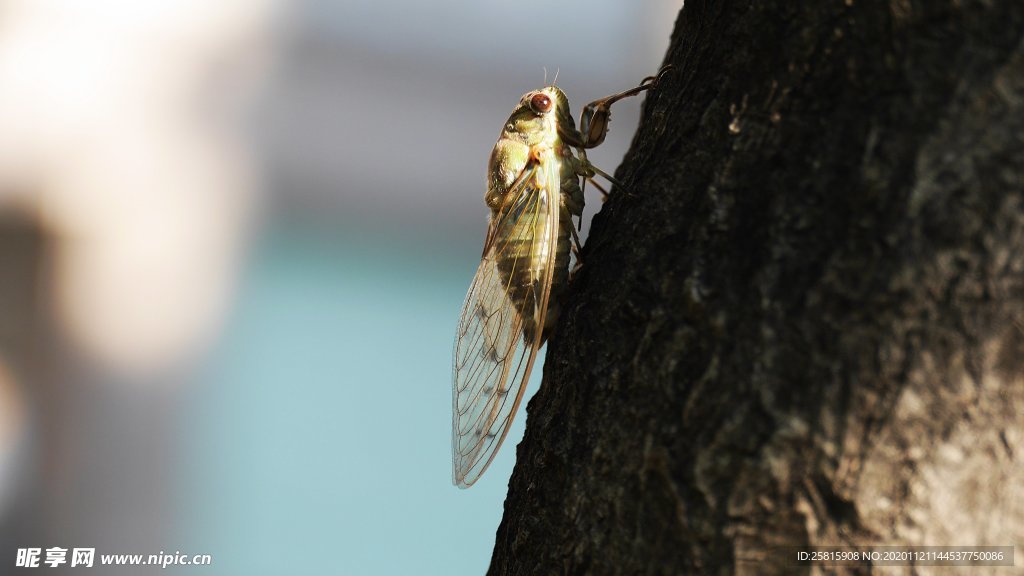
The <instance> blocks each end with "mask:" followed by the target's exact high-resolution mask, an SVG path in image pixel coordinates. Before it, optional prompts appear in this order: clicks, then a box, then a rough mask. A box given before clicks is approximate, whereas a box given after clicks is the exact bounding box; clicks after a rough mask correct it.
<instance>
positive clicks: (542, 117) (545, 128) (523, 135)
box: [504, 86, 569, 145]
mask: <svg viewBox="0 0 1024 576" xmlns="http://www.w3.org/2000/svg"><path fill="white" fill-rule="evenodd" d="M563 114H564V115H568V114H569V100H568V98H566V97H565V93H564V92H562V91H561V90H559V89H558V88H555V87H554V86H548V87H547V88H541V89H540V90H534V91H532V92H527V93H526V94H523V97H522V98H520V99H519V104H518V105H517V106H516V108H515V110H513V111H512V115H511V116H509V118H508V121H507V122H505V129H504V131H505V133H506V135H507V136H509V137H512V138H516V139H518V140H521V141H523V142H525V143H526V144H529V145H533V144H536V143H537V142H540V141H542V140H548V139H551V138H553V137H554V135H555V134H556V133H557V130H558V122H559V121H560V119H561V117H562V115H563Z"/></svg>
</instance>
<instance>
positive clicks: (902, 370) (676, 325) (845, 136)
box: [490, 0, 1024, 574]
mask: <svg viewBox="0 0 1024 576" xmlns="http://www.w3.org/2000/svg"><path fill="white" fill-rule="evenodd" d="M1022 38H1024V2H1021V1H1020V0H988V1H978V2H972V1H970V0H947V1H939V0H936V1H920V0H891V1H890V2H888V3H883V2H868V1H865V0H845V2H844V1H843V0H827V1H826V0H822V1H814V2H790V1H785V0H756V1H755V0H718V1H716V0H705V1H703V2H702V0H689V1H688V2H687V3H686V7H685V9H684V10H683V11H682V12H681V14H680V17H679V19H678V21H677V23H676V29H675V32H674V33H673V36H672V45H671V47H670V48H669V52H668V55H667V63H670V64H672V65H674V67H675V69H674V71H673V72H671V73H670V74H669V75H668V76H666V78H665V80H664V82H663V83H662V84H661V85H660V86H659V87H658V90H657V91H656V92H653V93H651V94H650V95H649V96H648V99H647V102H646V104H645V107H644V113H643V118H642V122H641V126H640V129H639V132H638V134H637V136H636V139H635V141H634V143H633V148H632V150H631V151H630V153H629V154H628V155H627V157H626V158H625V160H624V162H623V165H622V166H621V167H620V169H619V170H618V172H617V176H618V179H619V180H620V181H622V182H625V183H626V184H627V186H628V188H629V191H628V192H625V191H621V190H620V191H618V193H614V192H613V195H612V198H611V199H610V200H609V201H608V202H607V203H606V204H605V205H604V206H603V207H602V209H601V211H600V213H599V214H598V215H597V216H596V217H595V219H594V224H593V228H592V232H591V235H590V238H589V240H588V242H587V245H586V247H585V250H584V251H583V254H582V258H583V260H584V261H585V263H586V265H585V267H584V268H582V270H581V271H580V272H579V273H578V274H577V275H576V276H575V278H574V279H573V282H572V285H571V287H570V289H569V292H568V294H567V298H566V303H565V308H564V309H563V312H562V316H561V318H560V324H559V326H558V329H557V332H556V334H555V335H554V337H553V339H552V341H551V342H550V344H549V346H548V357H547V362H546V365H545V367H544V383H543V385H542V386H541V389H540V391H539V393H538V394H537V395H536V396H535V397H534V398H533V399H532V400H531V401H530V403H529V407H528V412H529V417H528V421H527V428H526V437H525V439H524V440H523V442H522V444H520V446H519V448H518V463H517V465H516V469H515V473H514V474H513V476H512V479H511V482H510V486H509V494H508V499H507V500H506V503H505V517H504V519H503V520H502V523H501V526H500V528H499V530H498V535H497V544H496V546H495V550H494V556H493V559H492V564H491V568H490V573H491V574H547V573H559V574H560V573H566V574H709V573H710V574H782V573H785V574H791V573H794V572H795V573H812V572H816V571H818V570H820V569H821V566H816V567H808V566H796V565H795V564H794V563H793V559H794V557H795V555H794V554H791V553H790V552H788V551H785V547H804V548H806V547H809V546H823V545H857V546H860V545H868V544H872V545H932V546H945V545H959V546H968V545H970V546H976V545H992V546H994V545H1018V546H1020V545H1021V544H1024V497H1022V493H1024V464H1022V459H1024V426H1022V424H1024V385H1022V384H1024V43H1022ZM652 72H653V70H652V71H648V73H652ZM1019 562H1020V560H1018V563H1019ZM836 570H837V573H868V572H870V567H869V566H868V565H867V564H858V565H852V566H845V567H839V568H837V569H836ZM875 570H876V571H877V570H878V569H877V568H875ZM900 570H904V571H906V572H907V573H933V572H934V571H938V572H939V573H941V571H942V570H944V569H943V568H934V567H921V566H918V567H909V568H907V567H905V568H901V569H900ZM953 570H957V569H953ZM959 570H963V569H962V568H960V569H959ZM1004 570H1005V569H1004ZM929 571H933V572H929ZM956 573H958V574H959V573H962V572H956Z"/></svg>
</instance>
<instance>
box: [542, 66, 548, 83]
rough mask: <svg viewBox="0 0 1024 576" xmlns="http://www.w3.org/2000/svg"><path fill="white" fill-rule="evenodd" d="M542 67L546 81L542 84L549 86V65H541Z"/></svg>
mask: <svg viewBox="0 0 1024 576" xmlns="http://www.w3.org/2000/svg"><path fill="white" fill-rule="evenodd" d="M541 69H542V70H544V83H543V84H541V86H547V85H548V67H547V66H541Z"/></svg>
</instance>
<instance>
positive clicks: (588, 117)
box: [580, 64, 672, 148]
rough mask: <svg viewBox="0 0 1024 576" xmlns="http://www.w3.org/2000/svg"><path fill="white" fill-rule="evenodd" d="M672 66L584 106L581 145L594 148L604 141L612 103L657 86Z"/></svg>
mask: <svg viewBox="0 0 1024 576" xmlns="http://www.w3.org/2000/svg"><path fill="white" fill-rule="evenodd" d="M671 68H672V65H671V64H669V65H667V66H665V67H663V68H662V69H661V70H658V73H657V74H655V75H654V76H648V77H647V78H644V79H643V80H642V81H641V82H640V85H639V86H637V87H636V88H631V89H629V90H626V91H624V92H619V93H618V94H612V95H611V96H605V97H604V98H601V99H600V100H594V101H593V102H591V103H590V104H587V105H586V106H584V107H583V115H582V116H580V134H581V135H582V136H583V142H582V143H581V144H582V145H581V146H580V147H581V148H593V147H595V146H597V145H599V144H601V143H602V142H604V138H605V136H607V135H608V122H609V121H610V120H611V117H612V104H614V103H616V102H618V101H619V100H622V99H623V98H628V97H630V96H636V95H637V94H639V93H641V92H643V91H644V90H651V89H654V88H656V87H657V86H658V83H659V82H661V78H662V77H663V76H664V75H665V73H666V72H668V71H669V69H671Z"/></svg>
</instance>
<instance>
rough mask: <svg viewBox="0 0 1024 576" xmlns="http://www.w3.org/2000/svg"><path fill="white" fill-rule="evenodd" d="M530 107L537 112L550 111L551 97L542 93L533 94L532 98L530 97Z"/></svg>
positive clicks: (545, 112)
mask: <svg viewBox="0 0 1024 576" xmlns="http://www.w3.org/2000/svg"><path fill="white" fill-rule="evenodd" d="M530 109H532V110H533V111H534V112H536V113H538V114H547V113H548V112H551V98H549V97H548V95H547V94H543V93H540V94H534V95H533V98H530Z"/></svg>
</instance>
